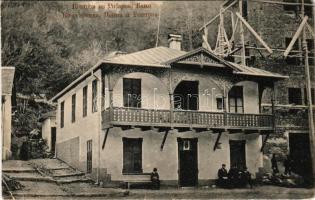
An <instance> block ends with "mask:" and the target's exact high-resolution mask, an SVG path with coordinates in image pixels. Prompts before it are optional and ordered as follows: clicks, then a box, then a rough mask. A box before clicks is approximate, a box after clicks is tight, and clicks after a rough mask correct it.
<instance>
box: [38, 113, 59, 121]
mask: <svg viewBox="0 0 315 200" xmlns="http://www.w3.org/2000/svg"><path fill="white" fill-rule="evenodd" d="M52 117H56V111H55V110H53V111H50V112H47V113H44V114H43V115H42V117H41V118H40V119H39V121H40V122H42V121H44V120H45V119H47V118H52Z"/></svg>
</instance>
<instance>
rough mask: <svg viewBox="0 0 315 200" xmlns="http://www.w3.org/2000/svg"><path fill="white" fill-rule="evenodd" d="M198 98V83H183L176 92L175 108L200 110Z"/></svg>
mask: <svg viewBox="0 0 315 200" xmlns="http://www.w3.org/2000/svg"><path fill="white" fill-rule="evenodd" d="M198 97H199V82H198V81H181V82H180V83H179V84H178V85H177V86H176V88H175V90H174V108H175V109H181V110H198V109H199V105H198V104H199V100H198Z"/></svg>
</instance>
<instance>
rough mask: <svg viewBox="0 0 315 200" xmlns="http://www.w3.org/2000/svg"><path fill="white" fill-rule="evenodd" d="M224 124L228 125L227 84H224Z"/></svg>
mask: <svg viewBox="0 0 315 200" xmlns="http://www.w3.org/2000/svg"><path fill="white" fill-rule="evenodd" d="M223 87H224V88H223V125H224V126H227V125H228V124H227V117H228V116H227V106H228V103H227V95H226V89H225V84H224V85H223Z"/></svg>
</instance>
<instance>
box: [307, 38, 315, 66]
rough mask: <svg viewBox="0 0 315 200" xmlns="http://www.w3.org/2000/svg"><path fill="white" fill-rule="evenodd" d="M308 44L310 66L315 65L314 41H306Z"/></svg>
mask: <svg viewBox="0 0 315 200" xmlns="http://www.w3.org/2000/svg"><path fill="white" fill-rule="evenodd" d="M306 42H307V50H308V52H309V53H308V63H309V65H314V63H315V60H314V57H315V55H314V49H315V48H314V40H312V39H306ZM311 51H313V53H311Z"/></svg>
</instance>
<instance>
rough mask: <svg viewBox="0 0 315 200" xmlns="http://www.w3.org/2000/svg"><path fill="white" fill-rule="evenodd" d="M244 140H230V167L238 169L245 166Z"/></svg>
mask: <svg viewBox="0 0 315 200" xmlns="http://www.w3.org/2000/svg"><path fill="white" fill-rule="evenodd" d="M245 144H246V141H245V140H230V163H231V167H232V166H236V167H237V168H238V169H244V167H246V151H245Z"/></svg>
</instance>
